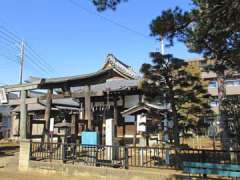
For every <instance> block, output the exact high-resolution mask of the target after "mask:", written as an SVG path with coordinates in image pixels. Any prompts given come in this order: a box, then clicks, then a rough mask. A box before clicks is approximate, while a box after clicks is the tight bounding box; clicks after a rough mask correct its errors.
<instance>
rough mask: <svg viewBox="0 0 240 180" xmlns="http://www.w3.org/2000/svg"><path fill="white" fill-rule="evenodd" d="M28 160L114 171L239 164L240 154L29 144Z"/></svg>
mask: <svg viewBox="0 0 240 180" xmlns="http://www.w3.org/2000/svg"><path fill="white" fill-rule="evenodd" d="M31 159H32V160H47V161H63V162H64V163H73V164H82V165H87V166H99V167H100V166H110V167H114V168H126V169H127V168H129V167H145V168H176V167H178V168H179V167H181V163H182V162H183V161H191V162H209V163H217V164H219V163H223V164H240V151H226V150H206V149H175V148H159V147H133V146H104V145H97V146H92V145H81V144H59V143H44V144H43V143H40V142H31Z"/></svg>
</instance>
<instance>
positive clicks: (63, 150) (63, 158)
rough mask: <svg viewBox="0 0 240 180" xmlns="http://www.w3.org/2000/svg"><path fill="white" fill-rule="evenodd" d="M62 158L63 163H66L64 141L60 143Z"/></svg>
mask: <svg viewBox="0 0 240 180" xmlns="http://www.w3.org/2000/svg"><path fill="white" fill-rule="evenodd" d="M62 160H63V163H66V143H65V142H64V143H63V144H62Z"/></svg>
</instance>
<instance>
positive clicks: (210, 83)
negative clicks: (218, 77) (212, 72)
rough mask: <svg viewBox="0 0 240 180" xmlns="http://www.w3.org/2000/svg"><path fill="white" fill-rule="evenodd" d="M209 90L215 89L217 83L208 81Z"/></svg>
mask: <svg viewBox="0 0 240 180" xmlns="http://www.w3.org/2000/svg"><path fill="white" fill-rule="evenodd" d="M208 87H209V88H217V81H210V82H209V84H208Z"/></svg>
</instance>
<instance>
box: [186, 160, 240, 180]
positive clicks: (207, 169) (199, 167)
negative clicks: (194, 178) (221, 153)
mask: <svg viewBox="0 0 240 180" xmlns="http://www.w3.org/2000/svg"><path fill="white" fill-rule="evenodd" d="M183 171H184V172H185V173H188V174H189V175H190V174H202V175H203V176H204V177H206V176H207V175H217V176H225V177H237V178H238V177H240V165H235V164H213V163H200V162H183ZM238 179H240V178H238Z"/></svg>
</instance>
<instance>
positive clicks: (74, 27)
mask: <svg viewBox="0 0 240 180" xmlns="http://www.w3.org/2000/svg"><path fill="white" fill-rule="evenodd" d="M73 1H74V2H75V3H72V2H73ZM76 4H77V5H76ZM175 6H179V7H181V8H183V9H185V10H186V9H189V8H190V7H191V6H190V0H141V1H140V0H129V1H128V2H127V3H122V4H120V5H119V6H118V7H117V10H116V11H112V10H107V11H105V12H101V13H99V12H97V11H96V8H95V7H94V6H93V5H92V3H91V2H90V0H21V1H20V0H1V6H0V12H1V13H0V84H13V83H18V81H19V64H18V63H17V61H18V60H19V45H18V44H17V43H16V42H13V40H12V39H9V38H10V37H9V35H10V36H11V38H12V36H13V34H14V39H16V38H18V39H19V40H20V39H21V40H24V42H26V44H27V46H28V47H30V48H31V49H33V50H34V52H33V51H32V50H30V49H29V48H27V49H26V52H25V53H26V56H25V63H24V73H23V77H24V79H25V80H26V79H27V78H28V77H29V76H36V77H45V78H47V77H59V76H70V75H80V74H86V73H91V72H95V71H97V70H99V69H100V68H101V66H102V65H103V64H104V62H105V59H106V56H107V54H109V53H111V54H114V55H115V56H116V57H117V58H118V59H120V60H121V61H123V62H124V63H126V64H128V65H130V66H131V67H132V68H133V69H134V70H135V71H136V72H139V69H140V67H141V64H143V63H149V62H151V59H150V58H149V52H152V51H156V50H159V47H160V43H159V41H156V40H155V38H154V37H150V36H149V34H150V30H149V24H150V22H151V21H152V20H153V19H154V18H156V17H157V16H158V15H160V14H161V11H162V10H165V9H168V8H174V7H175ZM1 27H3V28H2V29H1ZM129 29H130V30H129ZM6 30H7V31H9V32H11V33H12V34H8V36H6ZM3 32H5V34H4V33H3ZM6 39H7V41H6ZM9 40H10V42H9ZM165 52H166V53H171V54H173V55H174V56H176V57H178V58H183V59H192V58H196V57H199V55H198V54H193V53H189V52H188V51H187V49H186V47H185V46H184V45H183V44H182V43H175V46H174V47H172V48H170V49H169V48H168V49H165ZM36 54H37V55H36ZM36 64H37V65H36ZM39 66H40V67H39Z"/></svg>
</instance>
